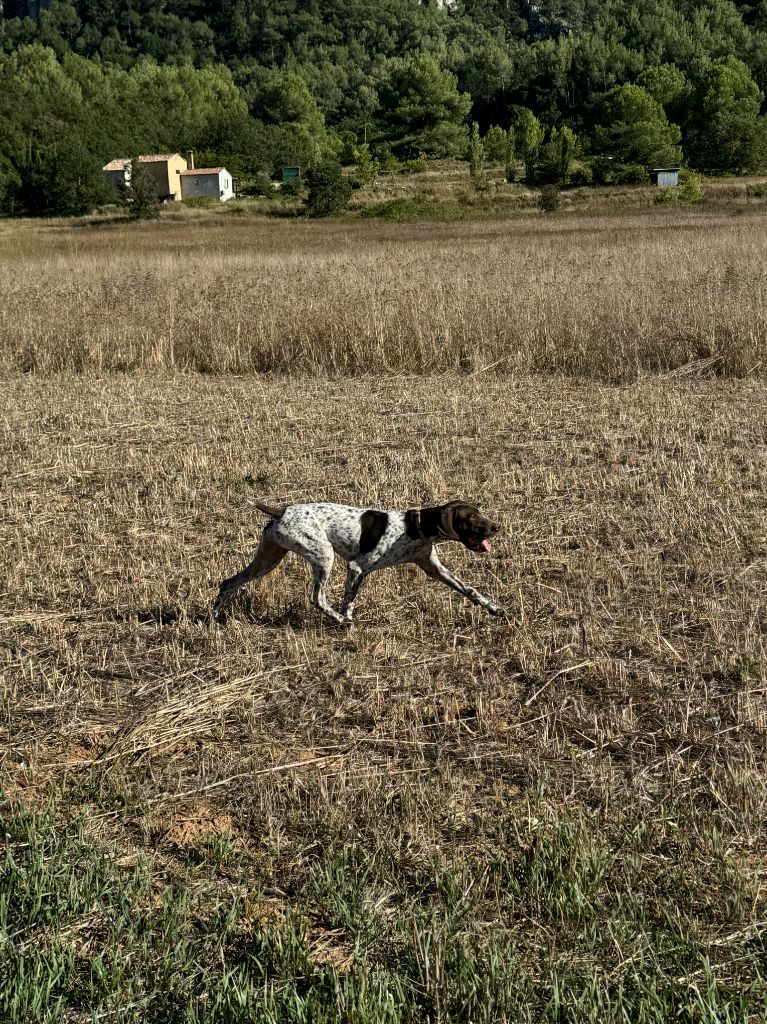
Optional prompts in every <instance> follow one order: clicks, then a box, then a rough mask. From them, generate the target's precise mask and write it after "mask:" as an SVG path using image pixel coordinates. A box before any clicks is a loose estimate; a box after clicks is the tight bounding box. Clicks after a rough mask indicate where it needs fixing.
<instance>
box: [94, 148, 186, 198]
mask: <svg viewBox="0 0 767 1024" xmlns="http://www.w3.org/2000/svg"><path fill="white" fill-rule="evenodd" d="M136 159H137V160H138V162H139V163H140V164H141V165H142V168H143V169H144V170H145V171H146V173H147V174H148V175H149V176H150V177H151V178H152V180H153V181H154V183H155V186H156V188H157V195H158V196H159V197H160V199H163V200H166V199H181V179H180V175H181V172H182V171H185V170H186V169H187V166H188V165H187V162H186V159H185V158H184V157H183V156H181V154H180V153H148V154H144V155H143V156H140V157H137V158H136ZM102 170H103V171H104V174H105V175H106V176H107V178H108V179H109V180H110V181H111V182H113V183H114V184H115V185H127V184H128V182H129V181H130V170H131V158H130V157H123V158H119V159H117V160H110V162H109V163H108V164H105V165H104V167H103V168H102Z"/></svg>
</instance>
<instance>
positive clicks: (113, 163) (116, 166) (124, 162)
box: [101, 153, 183, 171]
mask: <svg viewBox="0 0 767 1024" xmlns="http://www.w3.org/2000/svg"><path fill="white" fill-rule="evenodd" d="M174 156H180V154H179V153H144V154H143V155H142V156H139V157H136V158H135V159H137V160H138V162H139V163H140V164H161V163H164V162H165V161H166V160H172V159H173V157H174ZM133 159H134V158H133V157H129V156H126V157H118V158H117V159H116V160H110V161H109V163H108V164H105V165H104V166H103V167H102V168H101V169H102V170H103V171H124V170H125V168H126V167H129V166H130V164H131V161H132V160H133ZM182 159H183V158H182Z"/></svg>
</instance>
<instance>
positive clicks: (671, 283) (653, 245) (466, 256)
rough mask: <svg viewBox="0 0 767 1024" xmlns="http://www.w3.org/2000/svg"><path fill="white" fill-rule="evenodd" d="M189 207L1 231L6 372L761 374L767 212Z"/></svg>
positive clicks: (0, 322)
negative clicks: (131, 219)
mask: <svg viewBox="0 0 767 1024" xmlns="http://www.w3.org/2000/svg"><path fill="white" fill-rule="evenodd" d="M190 212H192V211H178V214H177V215H176V216H177V217H178V219H175V217H174V219H169V220H163V221H161V222H159V223H150V224H148V225H137V226H132V225H126V224H125V223H117V224H109V223H107V224H103V223H96V224H93V223H90V222H85V223H83V224H82V225H80V226H79V227H72V226H71V225H68V224H62V225H56V224H50V223H49V224H45V223H42V224H40V225H29V224H22V225H20V226H19V225H17V224H11V223H7V224H4V225H2V226H0V256H2V258H3V261H4V266H5V269H6V273H5V274H4V275H3V277H2V280H1V281H0V371H4V372H7V373H14V372H19V371H21V372H30V371H35V372H37V373H52V372H60V371H75V372H81V371H85V370H91V371H94V372H96V373H104V372H107V371H113V370H120V371H125V370H128V371H130V370H136V369H148V370H152V371H157V370H179V369H184V370H199V371H202V372H206V373H223V372H227V373H250V372H253V371H258V372H273V371H282V372H289V373H291V374H300V373H317V372H320V373H326V374H331V375H346V374H360V373H371V372H375V373H390V372H402V373H422V372H429V373H433V372H443V371H447V370H455V369H463V370H466V369H468V370H478V369H482V368H486V367H492V368H493V369H494V370H495V372H500V373H504V374H509V373H551V372H562V373H566V374H573V375H578V376H588V377H597V378H601V379H605V380H621V381H627V380H633V379H636V378H637V377H638V376H639V375H641V374H642V373H643V372H646V371H651V372H655V371H661V372H664V371H668V370H670V369H674V368H676V367H679V366H682V365H684V364H686V363H688V362H689V361H691V360H698V359H704V358H707V359H713V360H716V364H717V367H718V369H719V372H721V373H724V374H725V375H743V374H749V373H755V372H756V373H760V374H763V373H764V368H765V366H767V362H765V353H766V351H767V307H766V306H765V281H766V280H767V263H765V259H764V252H765V245H764V235H765V225H766V224H767V219H766V216H767V215H766V214H765V213H764V212H763V210H762V207H759V206H757V207H754V208H753V209H751V210H748V209H745V210H744V209H743V208H742V207H734V208H733V210H731V211H730V210H727V209H723V210H721V209H714V210H710V209H706V208H701V209H697V208H694V209H683V210H676V209H674V210H672V211H671V212H668V211H666V210H663V209H659V208H653V207H652V206H650V207H649V209H645V210H644V211H638V212H637V211H633V212H628V213H622V214H616V213H613V214H611V215H609V216H608V215H594V216H586V215H582V214H571V215H563V216H557V217H553V218H545V217H544V216H543V215H541V214H538V215H530V214H527V215H524V216H520V217H517V218H515V219H512V220H503V221H466V222H461V223H456V224H429V223H420V224H401V225H396V224H386V223H383V224H381V223H371V222H360V221H356V222H355V221H339V222H335V223H334V224H333V225H331V226H328V225H327V224H317V223H311V222H301V221H292V222H291V221H264V220H258V219H254V218H252V217H248V216H246V215H245V214H244V212H243V211H242V210H239V211H238V210H237V209H236V208H232V209H229V210H224V211H221V212H220V213H215V212H214V213H210V214H208V215H205V213H206V212H203V215H202V216H200V215H199V214H200V211H193V213H194V214H196V215H197V216H196V217H195V216H192V217H189V216H184V215H185V214H189V213H190Z"/></svg>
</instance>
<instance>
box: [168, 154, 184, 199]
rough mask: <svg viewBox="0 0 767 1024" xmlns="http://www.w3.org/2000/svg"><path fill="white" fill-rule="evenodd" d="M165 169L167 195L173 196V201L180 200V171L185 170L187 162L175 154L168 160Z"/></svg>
mask: <svg viewBox="0 0 767 1024" xmlns="http://www.w3.org/2000/svg"><path fill="white" fill-rule="evenodd" d="M165 166H166V167H167V175H168V195H170V196H173V198H174V199H180V198H181V178H180V174H181V171H185V170H186V169H187V162H186V159H185V158H184V157H183V156H179V155H178V154H175V155H174V156H172V157H171V158H170V160H169V161H168V163H167V164H166V165H165Z"/></svg>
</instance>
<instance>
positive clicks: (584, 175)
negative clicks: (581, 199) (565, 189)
mask: <svg viewBox="0 0 767 1024" xmlns="http://www.w3.org/2000/svg"><path fill="white" fill-rule="evenodd" d="M570 184H571V185H572V186H573V188H579V187H581V186H583V185H593V184H594V173H593V171H592V170H591V167H590V166H589V164H581V165H580V167H577V168H576V169H575V170H574V171H573V172H572V174H571V175H570Z"/></svg>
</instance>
